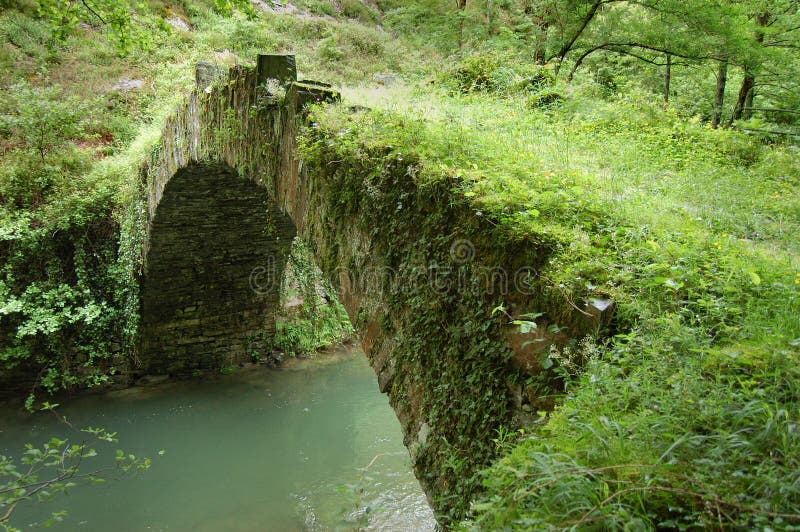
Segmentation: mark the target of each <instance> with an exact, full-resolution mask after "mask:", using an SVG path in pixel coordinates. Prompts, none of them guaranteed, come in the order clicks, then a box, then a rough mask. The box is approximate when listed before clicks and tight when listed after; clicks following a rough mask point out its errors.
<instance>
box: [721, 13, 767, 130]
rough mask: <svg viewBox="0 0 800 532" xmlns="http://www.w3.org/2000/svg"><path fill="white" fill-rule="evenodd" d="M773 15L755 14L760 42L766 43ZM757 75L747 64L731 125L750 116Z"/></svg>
mask: <svg viewBox="0 0 800 532" xmlns="http://www.w3.org/2000/svg"><path fill="white" fill-rule="evenodd" d="M770 18H772V16H771V15H770V13H769V12H766V11H765V12H761V13H758V14H757V15H756V16H755V20H756V27H757V29H756V34H755V39H756V42H757V43H758V44H764V30H763V29H762V28H764V27H765V26H767V25H768V24H769V21H770ZM755 89H756V77H755V73H754V72H753V68H752V66H748V65H745V67H744V79H743V80H742V88H741V89H739V97H738V99H737V100H736V106H735V107H734V109H733V115H732V116H731V120H730V122H729V123H728V126H731V125H732V124H733V122H734V121H735V120H739V119H740V118H744V119H748V118H750V115H751V113H750V108H751V107H753V97H754V96H755Z"/></svg>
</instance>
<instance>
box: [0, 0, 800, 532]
mask: <svg viewBox="0 0 800 532" xmlns="http://www.w3.org/2000/svg"><path fill="white" fill-rule="evenodd" d="M305 4H308V6H309V7H310V8H312V9H313V10H314V11H315V12H316V13H317V15H315V16H301V17H299V16H291V15H275V14H267V13H265V14H263V15H262V17H261V19H260V20H259V21H257V22H251V21H247V20H245V19H244V18H242V17H238V16H237V17H234V18H233V19H225V18H223V17H220V16H218V15H215V14H213V12H212V11H211V10H210V9H209V8H207V7H206V8H203V7H197V6H198V5H199V3H197V4H195V3H191V5H192V6H194V7H193V8H191V9H188V10H183V15H185V16H186V17H187V18H189V19H190V20H191V22H192V23H193V24H194V25H195V29H194V30H193V31H192V32H187V33H183V32H175V33H173V34H171V35H161V36H158V37H157V43H156V46H155V47H154V48H153V50H151V51H150V52H135V53H134V54H133V55H132V56H131V57H128V58H126V59H125V60H119V61H118V62H115V63H114V66H113V67H111V68H109V67H104V69H106V70H91V72H92V74H90V75H89V76H88V79H87V78H86V77H85V76H84V75H83V73H84V72H86V71H87V70H89V69H87V68H86V65H87V64H88V65H101V64H105V63H107V58H108V57H110V56H111V55H112V53H113V51H112V48H111V47H110V46H109V45H107V44H104V42H103V41H102V39H89V38H87V39H81V38H74V39H73V40H71V41H70V43H69V46H68V48H67V49H65V50H61V51H58V52H55V57H51V55H52V54H53V53H52V52H47V51H46V50H45V49H44V48H42V47H36V46H34V45H31V48H30V50H27V51H25V50H23V48H22V47H19V46H16V45H14V47H13V48H9V47H8V44H6V48H4V50H6V52H8V50H11V51H12V52H13V54H16V55H14V57H13V58H12V59H13V62H14V64H16V65H20V66H24V67H25V70H26V71H27V72H26V73H27V75H31V73H33V72H35V71H36V70H37V69H39V67H40V66H41V65H42V64H45V65H46V66H47V69H48V71H49V73H50V79H51V80H52V81H59V82H60V83H62V84H63V85H64V87H65V89H66V90H67V91H68V92H72V93H74V94H85V93H87V92H89V91H90V90H91V91H95V90H99V91H100V92H102V91H103V90H104V89H107V88H108V87H109V85H110V84H111V83H113V81H115V79H116V77H117V76H118V75H123V74H125V75H128V76H129V77H140V78H143V79H144V80H145V81H146V84H145V87H146V88H145V89H144V90H142V91H140V92H137V93H130V94H129V95H127V96H126V97H125V98H124V99H123V101H122V102H121V103H120V104H118V107H116V108H115V109H117V111H114V112H111V115H110V116H108V115H107V114H105V113H108V111H102V113H104V114H103V116H104V117H105V118H104V119H103V120H102V121H101V122H102V123H103V124H106V125H107V124H116V125H115V127H116V129H115V135H114V136H115V137H117V138H118V139H119V141H118V143H117V146H116V147H112V149H110V150H109V151H110V153H111V155H110V156H109V157H107V158H106V159H105V160H104V161H103V162H102V163H99V164H96V165H95V166H94V168H93V169H92V170H91V171H90V172H89V173H88V175H87V176H86V177H84V178H83V179H84V180H85V181H84V182H85V184H83V185H82V186H80V187H75V186H74V185H71V186H69V185H66V184H65V185H64V188H63V190H58V191H56V192H55V193H53V195H52V196H51V197H50V198H49V199H48V200H47V201H45V202H44V203H43V204H42V205H41V206H39V207H38V208H37V209H38V210H37V212H36V213H35V214H34V216H40V217H45V218H47V216H44V213H50V214H49V215H48V216H49V217H50V219H52V220H54V222H53V223H57V222H58V223H62V222H63V220H64V218H66V217H67V216H68V214H69V212H70V211H72V210H73V206H72V204H71V203H70V198H72V201H77V202H80V201H95V199H94V195H93V194H88V195H87V193H86V191H87V189H92V187H101V186H106V185H103V184H104V183H106V184H109V185H107V187H110V188H111V189H114V190H124V189H125V188H126V186H127V185H126V184H127V183H130V182H133V177H134V176H135V168H136V164H137V163H138V161H139V160H140V159H141V156H142V154H143V153H144V152H145V151H146V150H147V149H148V146H149V145H150V143H151V142H152V140H153V139H154V135H155V134H156V133H157V130H158V124H159V123H160V120H161V117H163V115H164V113H165V112H168V110H169V109H170V108H171V107H172V105H173V104H174V102H175V98H176V97H178V95H179V94H180V93H181V92H182V91H185V90H187V89H188V88H189V87H190V85H191V82H192V68H191V67H192V65H193V63H194V62H195V61H196V60H197V59H199V58H207V57H209V56H214V57H216V58H218V60H220V61H222V62H228V63H229V62H231V61H235V60H237V59H236V56H238V57H239V58H242V59H243V60H251V59H252V58H253V57H254V55H255V53H256V52H258V51H264V50H274V51H292V52H295V53H296V54H297V56H298V67H299V68H300V70H301V76H302V77H308V78H318V79H323V80H332V81H334V82H336V83H338V84H340V85H342V86H343V88H345V91H344V92H345V95H346V103H347V104H353V103H362V104H368V105H370V106H372V107H375V108H378V109H382V110H383V111H380V112H373V113H369V114H366V115H364V116H363V117H362V118H360V119H358V120H359V122H356V123H351V122H350V120H352V119H351V118H350V117H348V116H346V113H344V112H342V110H339V109H331V110H329V111H327V112H325V113H323V114H321V115H320V116H319V119H320V120H323V121H327V123H328V125H329V126H330V127H331V128H340V129H341V130H342V131H343V132H344V131H345V130H348V126H357V127H349V132H348V133H346V134H348V135H350V136H351V137H352V138H351V140H352V141H353V145H354V146H357V145H358V143H369V144H375V143H386V144H388V145H390V146H393V147H394V148H395V149H396V150H409V151H415V152H416V153H417V154H418V155H419V157H420V158H421V160H422V161H424V163H425V165H424V170H423V172H422V173H421V174H420V179H449V178H450V177H452V176H459V177H460V178H461V179H460V181H459V182H460V185H459V188H458V190H455V193H458V194H463V195H465V196H466V197H468V198H471V201H473V202H474V205H475V208H476V209H479V210H481V211H482V212H484V213H486V217H487V223H496V224H504V225H507V226H508V227H509V228H510V229H511V230H513V231H517V232H519V233H520V234H523V235H526V236H527V237H529V238H531V239H533V240H536V241H540V242H541V241H544V242H547V243H549V244H550V245H551V246H552V247H553V248H554V250H556V253H555V255H554V257H555V258H554V260H553V262H552V263H551V264H550V266H549V271H547V272H543V273H545V274H546V276H547V278H548V279H549V280H550V282H553V283H558V284H563V285H564V289H565V290H567V291H568V292H569V293H570V294H572V295H573V297H575V298H578V297H581V296H583V295H586V294H589V293H594V292H605V293H609V294H611V295H613V296H614V297H615V299H616V300H617V301H618V303H619V308H618V312H617V318H616V320H615V324H614V326H615V330H614V331H612V332H613V333H615V334H616V336H613V337H610V338H606V339H605V340H602V341H601V342H600V345H599V346H598V347H597V348H593V349H588V350H586V351H585V352H584V353H579V354H578V355H577V356H582V355H589V356H588V358H589V360H587V361H586V363H585V369H583V370H569V371H568V368H562V371H561V374H562V376H563V377H564V378H565V379H566V380H567V385H568V388H567V389H568V392H569V393H568V395H567V396H566V397H565V398H564V401H563V405H562V406H561V407H560V408H559V409H558V410H557V411H556V412H554V413H553V414H551V415H550V421H549V423H548V424H547V425H546V426H545V427H544V428H543V429H540V430H532V429H531V430H528V431H525V434H524V435H523V436H521V437H519V438H518V439H516V440H514V441H511V440H508V441H503V442H500V443H504V444H505V445H506V447H505V449H506V450H507V451H508V454H507V457H506V458H504V459H503V460H501V461H499V462H498V464H497V465H496V466H495V467H494V468H493V469H491V470H490V471H488V472H487V474H486V476H485V484H486V486H487V488H488V490H487V492H486V496H485V498H484V500H483V501H481V502H480V503H479V504H478V505H477V506H476V515H475V516H474V521H473V522H472V523H471V524H470V523H466V524H465V526H483V527H490V528H495V527H502V526H510V527H514V526H517V527H521V528H523V527H536V528H543V527H547V526H552V527H563V526H571V525H576V524H579V525H589V524H592V525H605V526H607V527H616V526H623V525H624V524H625V523H628V524H632V525H634V526H636V525H637V524H638V525H640V526H647V525H650V526H652V525H654V524H658V523H661V524H664V525H674V526H680V525H686V524H691V523H695V524H701V525H703V526H711V527H713V526H719V525H720V524H728V523H729V521H734V522H736V523H738V524H740V525H743V526H753V525H765V524H767V522H769V524H771V526H774V527H785V526H786V523H788V522H793V521H792V519H793V518H790V517H779V516H776V515H772V514H778V513H787V514H793V515H794V514H798V513H800V508H798V507H800V495H798V490H800V486H798V484H800V479H798V477H797V475H798V471H800V464H798V463H797V460H798V458H797V457H798V456H800V442H798V436H797V430H796V425H797V420H798V415H799V413H800V411H799V410H798V390H797V384H796V382H798V380H797V379H798V375H797V372H798V370H797V369H796V368H797V357H798V341H797V339H798V338H800V321H799V320H798V318H797V316H798V315H800V308H799V307H800V302H799V300H798V297H800V294H799V293H798V291H799V290H800V284H798V280H800V273H798V272H800V259H799V258H798V249H797V247H798V245H797V242H798V240H797V238H796V235H797V231H798V225H799V224H800V217H799V216H798V213H800V200H798V198H799V197H800V194H798V187H799V186H800V183H799V182H798V175H800V172H799V171H798V170H800V168H799V167H798V166H799V164H800V163H799V160H798V155H797V152H796V149H795V148H792V147H782V146H772V147H770V146H765V145H762V144H760V143H759V142H757V141H756V140H754V139H752V138H750V137H745V136H742V135H739V134H736V133H732V132H729V131H712V130H710V129H708V128H707V127H705V126H704V125H703V124H700V123H695V122H693V121H691V120H687V119H685V118H682V117H681V116H679V114H678V113H677V112H676V111H675V110H674V109H671V108H667V109H664V108H663V107H662V106H661V105H660V104H658V103H656V102H655V98H654V97H653V96H651V95H647V94H644V93H638V92H632V93H629V94H628V95H627V96H625V97H622V98H615V99H612V100H610V101H609V100H601V99H598V98H596V97H595V96H593V95H592V93H593V89H592V88H591V86H589V87H588V89H587V90H586V91H582V90H580V89H576V90H575V93H574V94H572V95H571V96H569V97H567V99H566V100H565V101H564V102H563V103H562V104H561V105H560V106H558V107H556V108H554V109H552V110H550V111H545V110H535V109H532V108H531V106H530V105H529V104H530V98H529V96H528V95H526V94H517V93H513V91H512V92H506V93H505V94H502V95H492V94H480V95H475V96H472V95H460V96H459V95H452V94H450V93H449V92H447V91H445V90H440V89H439V88H436V87H431V86H429V85H427V84H424V83H422V82H423V81H425V80H426V79H428V78H429V77H431V78H433V77H435V76H434V74H433V73H434V72H436V71H442V70H446V69H447V67H448V66H449V64H448V63H446V62H445V61H444V59H441V58H443V57H445V55H446V51H445V52H441V51H437V50H435V49H432V48H431V47H429V46H427V45H426V44H424V43H423V42H422V41H423V40H425V39H423V37H429V36H430V35H428V34H427V33H426V32H425V31H419V30H418V31H417V32H416V33H417V36H416V37H415V36H414V35H413V33H414V31H413V30H414V28H419V27H423V28H424V29H425V30H428V29H430V28H435V29H436V32H438V33H436V35H435V38H436V39H449V38H451V37H453V35H450V33H452V28H449V29H448V26H447V25H446V21H445V23H442V24H438V22H440V21H439V18H437V17H440V15H439V14H437V13H433V14H430V13H425V12H424V11H423V10H422V8H421V7H417V6H403V5H400V3H398V6H392V5H390V3H388V2H383V3H382V4H383V5H384V7H385V8H386V9H387V14H386V16H385V19H384V24H386V25H387V27H391V28H394V29H397V31H399V32H401V34H403V33H402V32H403V30H404V28H405V29H408V30H409V34H408V35H407V36H406V37H402V38H400V39H396V38H393V37H391V36H390V35H389V34H387V33H386V32H384V31H381V30H379V29H377V28H376V27H375V25H374V24H373V22H372V21H371V19H373V18H375V17H377V16H378V15H377V14H376V12H375V11H374V9H372V8H363V7H362V8H359V7H358V5H355V4H352V3H344V4H346V6H345V7H347V6H349V9H351V10H353V11H352V12H351V13H350V14H351V15H356V16H359V17H361V19H362V21H361V22H360V23H359V22H356V21H343V20H340V19H334V18H330V17H327V16H324V13H326V12H327V10H328V9H329V8H330V5H328V4H327V3H323V2H305ZM359 5H360V4H359ZM392 7H397V9H394V10H390V8H392ZM331 13H332V14H336V13H335V12H331ZM426 17H427V18H426ZM423 18H425V20H423ZM437 24H438V25H437ZM431 31H433V30H431ZM448 32H450V33H448ZM420 33H422V34H423V35H419V34H420ZM224 50H229V51H230V52H224ZM8 53H11V52H8ZM19 54H22V55H19ZM23 59H24V60H23ZM54 59H57V61H54ZM508 62H509V64H514V63H515V59H514V58H509V60H508ZM78 67H80V72H81V75H78V73H77V71H78ZM393 71H397V72H400V73H401V74H402V75H403V76H404V77H405V78H406V79H407V80H408V83H407V84H406V85H402V86H400V87H397V88H394V89H384V88H376V87H375V86H374V85H373V86H371V87H362V86H361V85H363V84H364V82H366V84H368V85H370V81H371V75H372V74H373V73H380V72H393ZM6 72H8V71H6ZM15 75H17V76H20V75H22V73H21V72H16V74H15ZM509 75H510V76H512V77H513V72H512V73H511V74H509ZM9 81H10V79H8V77H7V78H6V79H4V80H3V82H4V83H8V82H9ZM351 86H352V87H353V88H349V87H351ZM87 89H88V90H87ZM98 108H100V107H98ZM111 118H113V120H108V119H111ZM134 138H136V139H137V140H135V141H134V140H133V139H134ZM353 156H357V153H354V155H353ZM125 198H126V195H125V194H120V195H119V197H117V199H116V200H115V202H116V204H117V205H119V206H120V207H119V208H118V210H120V211H121V210H122V209H121V206H122V205H124V204H125V201H126V199H125ZM17 215H19V213H15V214H14V215H13V216H8V217H4V219H3V224H6V223H7V220H10V219H11V218H13V217H14V216H17ZM530 310H531V311H535V310H536V309H530ZM621 466H624V467H621ZM670 520H672V522H670Z"/></svg>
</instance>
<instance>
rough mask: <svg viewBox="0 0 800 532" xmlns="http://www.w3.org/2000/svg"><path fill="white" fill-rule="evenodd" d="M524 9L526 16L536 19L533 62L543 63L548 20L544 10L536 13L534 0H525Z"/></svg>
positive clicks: (545, 58) (545, 55) (544, 60)
mask: <svg viewBox="0 0 800 532" xmlns="http://www.w3.org/2000/svg"><path fill="white" fill-rule="evenodd" d="M524 11H525V15H526V16H528V17H530V18H531V19H534V20H536V29H537V31H536V37H535V38H534V42H533V62H534V63H535V64H537V65H543V64H545V62H546V61H547V29H548V28H549V27H550V22H549V21H548V20H547V15H546V13H545V12H542V11H539V12H538V13H537V10H536V8H535V6H534V0H526V2H525V9H524Z"/></svg>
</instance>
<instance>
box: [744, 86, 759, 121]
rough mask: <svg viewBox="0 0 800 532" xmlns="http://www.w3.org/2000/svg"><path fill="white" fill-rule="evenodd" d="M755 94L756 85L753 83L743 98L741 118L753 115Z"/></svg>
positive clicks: (747, 118) (746, 118)
mask: <svg viewBox="0 0 800 532" xmlns="http://www.w3.org/2000/svg"><path fill="white" fill-rule="evenodd" d="M755 96H756V87H755V84H753V87H751V88H750V92H748V93H747V98H745V99H744V110H743V111H742V118H744V119H745V120H749V119H750V117H751V116H753V99H754V98H755Z"/></svg>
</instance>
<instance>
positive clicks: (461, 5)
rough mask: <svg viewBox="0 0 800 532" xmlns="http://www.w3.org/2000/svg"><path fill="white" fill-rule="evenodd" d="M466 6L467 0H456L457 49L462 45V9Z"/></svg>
mask: <svg viewBox="0 0 800 532" xmlns="http://www.w3.org/2000/svg"><path fill="white" fill-rule="evenodd" d="M466 8H467V0H458V49H459V50H461V49H462V48H463V47H464V10H465V9H466Z"/></svg>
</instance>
